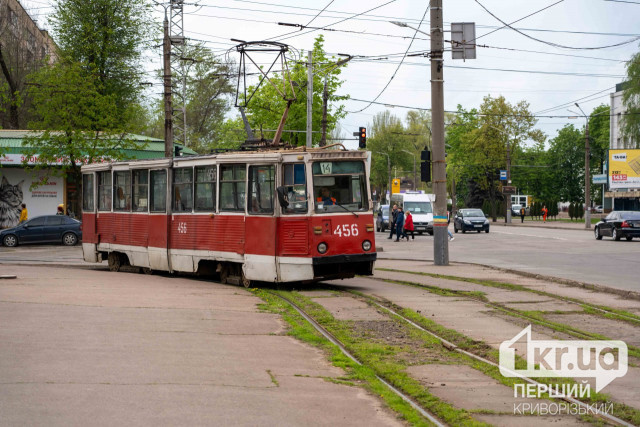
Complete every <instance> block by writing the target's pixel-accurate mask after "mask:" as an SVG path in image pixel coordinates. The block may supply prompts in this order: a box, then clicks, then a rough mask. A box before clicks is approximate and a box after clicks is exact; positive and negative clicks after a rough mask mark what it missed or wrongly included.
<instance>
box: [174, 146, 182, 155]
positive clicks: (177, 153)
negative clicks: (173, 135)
mask: <svg viewBox="0 0 640 427" xmlns="http://www.w3.org/2000/svg"><path fill="white" fill-rule="evenodd" d="M181 151H182V147H180V146H179V145H174V146H173V157H180V156H181V155H182V154H181V153H180V152H181Z"/></svg>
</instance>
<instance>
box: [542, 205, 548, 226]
mask: <svg viewBox="0 0 640 427" xmlns="http://www.w3.org/2000/svg"><path fill="white" fill-rule="evenodd" d="M548 213H549V209H547V205H542V222H547V214H548Z"/></svg>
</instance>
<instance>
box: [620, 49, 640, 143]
mask: <svg viewBox="0 0 640 427" xmlns="http://www.w3.org/2000/svg"><path fill="white" fill-rule="evenodd" d="M622 102H623V103H624V106H625V109H626V110H627V114H625V115H624V116H623V117H622V129H621V131H622V134H623V136H624V137H625V138H626V139H628V140H629V141H635V146H634V147H629V148H638V147H640V52H638V53H636V54H635V55H633V56H632V57H631V60H630V61H629V62H627V81H626V82H625V89H624V93H623V95H622Z"/></svg>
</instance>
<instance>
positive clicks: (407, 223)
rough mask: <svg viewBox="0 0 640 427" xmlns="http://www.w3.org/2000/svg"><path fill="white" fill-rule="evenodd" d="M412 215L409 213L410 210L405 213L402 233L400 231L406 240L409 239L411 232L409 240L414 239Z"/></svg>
mask: <svg viewBox="0 0 640 427" xmlns="http://www.w3.org/2000/svg"><path fill="white" fill-rule="evenodd" d="M413 230H414V229H413V215H411V212H410V211H407V214H406V215H405V216H404V233H402V237H406V238H407V242H408V241H409V234H408V232H411V240H415V238H416V237H415V235H414V234H413Z"/></svg>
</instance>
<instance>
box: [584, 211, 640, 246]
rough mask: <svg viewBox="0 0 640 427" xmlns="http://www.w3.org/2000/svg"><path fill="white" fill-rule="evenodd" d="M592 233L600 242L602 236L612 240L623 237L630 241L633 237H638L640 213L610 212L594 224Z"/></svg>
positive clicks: (639, 234) (639, 232) (639, 233)
mask: <svg viewBox="0 0 640 427" xmlns="http://www.w3.org/2000/svg"><path fill="white" fill-rule="evenodd" d="M593 232H594V234H595V236H596V239H598V240H602V236H610V237H611V238H612V239H613V240H620V239H621V238H623V237H624V238H625V239H627V240H631V239H633V238H634V237H640V212H638V211H613V212H610V213H609V215H607V216H606V217H605V218H603V219H602V221H600V222H599V223H597V224H596V227H595V229H594V230H593Z"/></svg>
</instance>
